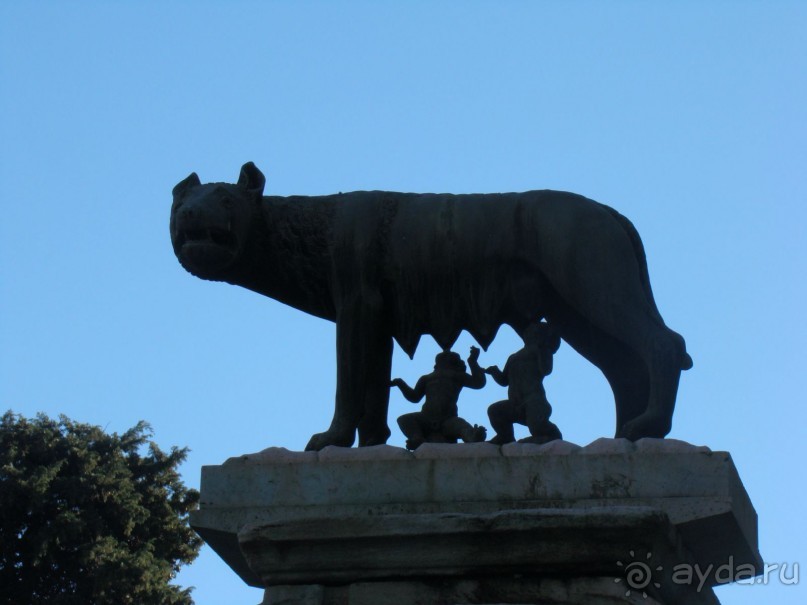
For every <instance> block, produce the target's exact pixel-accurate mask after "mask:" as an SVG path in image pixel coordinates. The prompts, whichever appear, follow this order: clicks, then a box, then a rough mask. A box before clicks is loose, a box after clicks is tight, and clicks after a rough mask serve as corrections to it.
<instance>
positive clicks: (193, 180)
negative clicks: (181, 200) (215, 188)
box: [173, 172, 202, 197]
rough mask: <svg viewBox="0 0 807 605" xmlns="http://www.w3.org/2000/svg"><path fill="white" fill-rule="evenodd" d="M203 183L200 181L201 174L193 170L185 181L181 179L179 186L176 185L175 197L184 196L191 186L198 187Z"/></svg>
mask: <svg viewBox="0 0 807 605" xmlns="http://www.w3.org/2000/svg"><path fill="white" fill-rule="evenodd" d="M201 184H202V183H201V182H200V181H199V176H198V175H197V174H196V173H195V172H191V173H190V175H188V178H186V179H185V180H184V181H180V182H179V183H177V186H176V187H174V191H173V194H174V197H182V196H183V195H185V192H187V191H188V189H190V188H191V187H198V186H199V185H201Z"/></svg>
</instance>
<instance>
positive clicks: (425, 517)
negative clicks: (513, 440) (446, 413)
mask: <svg viewBox="0 0 807 605" xmlns="http://www.w3.org/2000/svg"><path fill="white" fill-rule="evenodd" d="M201 496H202V497H201V507H200V510H198V511H196V512H194V513H193V516H192V525H193V527H194V528H195V529H196V531H197V532H199V534H200V535H201V536H202V537H203V538H204V539H205V540H206V541H207V542H208V544H210V545H211V546H212V547H213V549H214V550H216V552H218V553H219V555H220V556H221V557H222V558H223V559H224V560H225V561H226V562H227V563H228V564H229V565H230V566H231V567H232V568H233V570H234V571H236V573H238V574H239V575H240V576H241V577H242V578H243V579H244V581H246V582H247V583H249V584H251V585H253V586H262V587H265V588H266V599H265V601H264V602H265V604H266V605H269V604H271V605H278V604H281V603H283V604H285V603H302V604H307V603H311V604H312V605H314V604H316V605H364V604H365V603H366V604H368V605H369V604H370V603H372V604H373V605H383V604H384V603H395V604H396V605H409V604H411V605H414V604H422V605H459V604H494V603H512V604H531V603H532V604H538V603H540V604H553V605H554V604H561V603H566V604H572V603H580V604H583V603H585V604H587V605H592V604H594V605H597V604H599V603H602V604H606V603H633V602H637V603H638V602H642V603H654V602H655V603H659V604H660V605H669V604H675V603H687V604H688V605H689V604H691V605H700V604H704V605H711V604H714V603H717V600H716V599H715V597H714V594H713V592H712V591H711V586H714V585H715V584H716V583H717V581H718V579H719V578H718V577H717V576H711V577H707V579H706V580H705V581H699V580H698V577H699V576H698V575H696V574H690V581H689V582H687V581H684V580H685V579H686V575H685V573H682V571H683V572H685V571H686V569H687V568H689V569H690V570H694V569H696V568H697V570H698V571H703V570H707V569H716V568H717V567H718V566H720V565H725V564H727V563H729V562H731V564H732V565H733V566H735V568H737V567H739V566H741V565H742V566H744V570H745V577H748V576H750V575H754V574H756V573H758V572H759V570H760V569H761V566H762V563H761V559H760V556H759V553H758V552H757V541H756V531H757V530H756V513H755V512H754V510H753V507H752V506H751V503H750V501H749V499H748V496H747V494H746V493H745V490H744V489H743V486H742V483H741V482H740V480H739V477H738V476H737V472H736V470H735V468H734V465H733V464H732V462H731V458H730V457H729V455H728V454H726V453H724V452H711V451H709V450H708V449H707V448H696V447H693V446H690V445H688V444H684V443H682V442H675V441H672V440H642V441H639V442H638V443H636V444H633V443H631V442H628V441H625V440H621V439H601V440H598V441H595V442H594V443H592V444H590V445H589V446H586V447H584V448H580V447H578V446H575V445H574V444H570V443H566V442H562V441H556V442H552V443H550V444H546V445H543V446H538V445H532V444H511V445H508V446H503V447H498V446H494V445H490V444H467V445H463V444H460V445H446V444H425V445H423V446H421V447H420V448H419V449H418V450H416V451H415V452H414V453H411V452H407V451H406V450H403V449H400V448H394V447H390V446H377V447H371V448H360V449H350V448H326V449H325V450H323V451H322V452H319V453H318V454H317V453H312V452H305V453H303V452H289V451H287V450H283V449H278V448H270V449H269V450H266V451H264V452H261V453H259V454H255V455H248V456H242V457H240V458H234V459H230V460H228V461H227V462H226V463H225V464H223V465H221V466H217V467H205V468H204V469H203V475H202V488H201ZM682 578H683V579H684V580H682Z"/></svg>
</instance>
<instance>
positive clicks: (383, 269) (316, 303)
mask: <svg viewBox="0 0 807 605" xmlns="http://www.w3.org/2000/svg"><path fill="white" fill-rule="evenodd" d="M264 184H265V179H264V176H263V174H262V173H261V172H260V170H258V169H257V168H256V167H255V165H254V164H252V163H251V162H250V163H247V164H245V165H244V166H243V167H242V168H241V174H240V177H239V179H238V182H237V183H236V184H234V185H233V184H229V183H207V184H204V185H203V184H202V183H201V182H200V181H199V177H198V176H196V174H195V173H194V174H191V175H190V176H189V177H187V178H186V179H185V180H183V181H182V182H180V183H179V184H178V185H177V186H176V187H175V188H174V192H173V195H174V203H173V206H172V208H171V239H172V242H173V246H174V251H175V252H176V255H177V258H178V259H179V261H180V263H182V266H183V267H185V268H186V269H187V270H188V271H190V272H191V273H192V274H194V275H196V276H198V277H201V278H203V279H209V280H215V281H226V282H228V283H231V284H235V285H239V286H242V287H244V288H248V289H250V290H253V291H255V292H258V293H259V294H264V295H265V296H269V297H271V298H274V299H276V300H279V301H281V302H283V303H286V304H287V305H290V306H292V307H295V308H297V309H300V310H301V311H305V312H306V313H310V314H311V315H315V316H317V317H321V318H323V319H328V320H330V321H334V322H336V347H337V376H336V406H335V408H336V409H335V412H334V416H333V421H332V422H331V425H330V427H329V428H328V430H326V431H325V432H323V433H318V434H316V435H314V436H313V437H311V440H310V441H309V443H308V446H307V449H313V450H318V449H321V448H323V447H325V446H327V445H340V446H350V445H352V444H353V442H354V440H355V436H356V431H357V430H358V435H359V445H360V446H366V445H376V444H380V443H385V442H386V440H387V438H388V437H389V435H390V431H389V428H388V426H387V407H388V403H389V384H390V366H391V359H392V343H393V339H395V340H396V341H397V342H398V344H400V346H401V348H402V349H403V350H404V351H405V352H406V353H407V354H408V355H409V356H410V357H411V356H413V355H414V353H415V350H416V348H417V345H418V342H419V340H420V337H421V336H422V335H424V334H430V335H432V336H433V337H434V339H435V340H436V341H437V343H438V344H439V345H440V346H441V347H442V348H443V349H444V350H448V349H449V348H450V347H451V345H452V344H453V343H454V341H455V340H456V339H457V337H458V336H459V334H460V332H461V331H462V330H463V329H465V330H467V331H468V332H469V333H470V334H471V335H472V336H473V337H474V338H475V339H476V340H477V341H478V342H479V344H480V345H482V347H483V348H485V349H487V347H488V345H490V343H491V342H492V341H493V338H494V337H495V335H496V332H497V330H498V329H499V327H500V326H501V325H502V324H509V325H510V326H512V327H513V329H514V330H515V331H516V332H517V333H518V334H519V335H521V334H523V333H524V330H525V329H526V328H527V326H529V325H530V324H531V323H534V322H535V321H537V320H539V319H541V318H546V319H547V320H548V321H549V322H550V323H551V324H552V325H553V326H555V328H556V329H557V330H558V331H559V334H560V336H561V337H562V338H563V340H565V341H566V342H568V343H569V344H570V345H571V346H572V347H573V348H574V349H575V350H577V351H578V352H579V353H580V354H581V355H583V357H585V358H586V359H588V360H589V361H591V363H593V364H594V365H595V366H597V367H598V368H600V370H602V372H603V374H604V375H605V377H606V379H607V380H608V382H609V384H610V385H611V388H612V389H613V392H614V399H615V402H616V435H617V436H618V437H627V438H628V439H633V440H636V439H640V438H642V437H664V436H665V435H666V434H667V433H668V432H669V431H670V427H671V423H672V415H673V408H674V406H675V397H676V393H677V390H678V380H679V377H680V374H681V370H686V369H688V368H690V367H691V366H692V360H691V359H690V357H689V355H688V354H687V352H686V348H685V345H684V339H683V338H682V337H681V336H680V335H679V334H677V333H676V332H674V331H672V330H671V329H669V328H668V327H667V326H666V325H665V324H664V320H663V319H662V318H661V315H660V314H659V312H658V309H657V308H656V304H655V302H654V300H653V294H652V292H651V289H650V280H649V277H648V273H647V262H646V260H645V253H644V248H643V246H642V242H641V240H640V239H639V234H638V233H637V232H636V229H635V228H634V227H633V225H632V224H631V223H630V221H628V219H626V218H625V217H623V216H622V215H621V214H619V213H618V212H617V211H616V210H614V209H612V208H609V207H608V206H605V205H603V204H599V203H597V202H594V201H592V200H589V199H586V198H585V197H582V196H579V195H575V194H572V193H565V192H560V191H546V190H545V191H527V192H524V193H497V194H473V195H451V194H415V193H395V192H389V191H355V192H352V193H344V194H342V193H339V194H335V195H325V196H315V197H309V196H290V197H280V196H264V195H263V189H264Z"/></svg>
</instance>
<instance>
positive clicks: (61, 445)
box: [0, 412, 201, 605]
mask: <svg viewBox="0 0 807 605" xmlns="http://www.w3.org/2000/svg"><path fill="white" fill-rule="evenodd" d="M151 435H152V432H151V429H150V427H149V426H148V424H146V423H145V422H140V423H138V424H137V425H136V426H134V427H132V428H131V429H129V430H128V431H126V432H125V433H123V434H122V435H118V434H116V433H113V434H107V433H105V432H104V431H103V430H102V429H101V428H99V427H96V426H91V425H87V424H80V423H77V422H74V421H72V420H70V419H68V418H66V417H64V416H60V418H59V420H58V421H55V420H52V419H50V418H48V417H47V416H44V415H38V416H37V417H36V418H34V419H30V420H29V419H26V418H23V417H21V416H19V415H16V414H13V413H12V412H7V413H5V414H4V415H3V416H2V420H1V421H0V604H3V605H5V604H9V605H10V604H13V605H39V604H45V603H47V604H48V605H78V604H81V605H106V604H112V603H115V604H116V605H119V604H120V605H126V604H132V605H135V604H136V605H143V604H148V605H169V604H170V605H190V604H192V603H193V600H192V599H191V596H190V589H185V590H183V589H181V588H180V587H178V586H175V585H172V584H170V581H171V580H172V579H173V578H174V576H175V575H176V573H177V571H179V568H180V566H182V565H183V564H187V563H190V562H191V561H193V559H195V558H196V555H197V554H198V551H199V548H200V546H201V540H200V539H199V538H198V537H197V536H196V535H195V534H194V533H193V531H192V530H191V529H190V527H189V526H188V513H189V512H190V511H191V510H192V509H193V508H195V507H196V505H197V503H198V500H199V494H198V492H197V491H195V490H192V489H188V488H186V487H185V486H184V484H183V483H182V481H181V479H180V476H179V474H178V472H177V466H178V465H179V464H180V463H181V462H182V461H183V460H184V459H185V456H186V454H187V450H186V449H177V448H176V447H173V448H171V450H170V452H168V453H166V452H163V451H162V450H161V449H160V448H159V447H158V446H157V445H156V444H155V443H153V442H151V441H149V437H150V436H151Z"/></svg>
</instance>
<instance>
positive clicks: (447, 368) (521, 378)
mask: <svg viewBox="0 0 807 605" xmlns="http://www.w3.org/2000/svg"><path fill="white" fill-rule="evenodd" d="M523 339H524V348H522V349H520V350H519V351H517V352H515V353H513V354H512V355H511V356H510V357H509V358H508V360H507V363H506V364H505V365H504V369H499V368H498V367H497V366H490V367H488V368H484V369H483V368H482V367H480V365H479V349H478V348H477V347H471V354H470V356H469V357H468V366H469V367H470V369H471V373H470V374H468V373H467V372H466V367H465V363H464V362H463V361H462V359H461V358H460V356H459V355H458V354H457V353H454V352H452V351H443V352H442V353H439V354H438V355H437V357H436V358H435V360H434V361H435V363H434V371H433V372H432V373H430V374H427V375H426V376H422V377H421V378H420V379H419V380H418V381H417V384H416V385H415V386H414V388H412V387H410V386H409V385H408V384H406V382H404V381H403V380H402V379H401V378H395V379H393V380H392V382H391V383H390V386H396V387H398V388H399V389H400V390H401V393H402V394H403V396H404V397H405V398H406V399H408V400H409V401H411V402H412V403H418V402H419V401H420V400H421V399H423V397H424V396H425V397H426V402H425V403H424V404H423V408H422V409H421V411H420V412H414V413H411V414H404V415H403V416H401V417H400V418H398V426H399V427H400V428H401V432H402V433H403V434H404V435H405V436H406V447H407V448H408V449H410V450H414V449H416V448H417V447H418V446H420V445H421V444H422V443H425V442H436V443H456V441H457V439H462V440H463V441H464V442H466V443H471V442H478V441H484V440H485V438H486V436H487V430H486V429H485V427H483V426H477V425H471V424H470V423H469V422H468V421H466V420H464V419H463V418H460V416H459V413H458V410H457V400H458V399H459V395H460V391H461V390H462V389H463V387H467V388H469V389H481V388H482V387H484V386H485V382H486V378H485V374H489V375H490V376H491V377H492V378H493V380H495V381H496V382H497V383H498V384H500V385H501V386H504V387H507V399H505V400H504V401H499V402H497V403H494V404H491V405H490V407H488V418H489V419H490V424H491V426H492V427H493V430H494V431H496V435H495V436H494V437H493V439H491V440H490V442H491V443H495V444H498V445H503V444H505V443H510V442H512V441H515V436H514V434H513V424H514V423H518V424H522V425H526V426H527V428H529V431H530V435H531V436H530V437H528V438H526V439H522V440H521V441H525V442H530V443H547V442H549V441H552V440H554V439H560V438H561V433H560V430H559V429H558V427H557V426H555V424H554V423H552V422H550V421H549V416H550V415H551V414H552V406H551V405H549V401H547V398H546V393H545V391H544V386H543V379H544V377H545V376H548V375H549V374H550V373H551V372H552V356H553V355H554V353H555V352H556V351H557V350H558V347H559V346H560V337H559V336H558V334H557V332H556V331H555V330H554V329H553V328H552V327H551V326H549V324H547V323H545V322H537V323H534V324H532V325H530V326H529V327H528V328H527V329H526V330H525V331H524V334H523Z"/></svg>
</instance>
